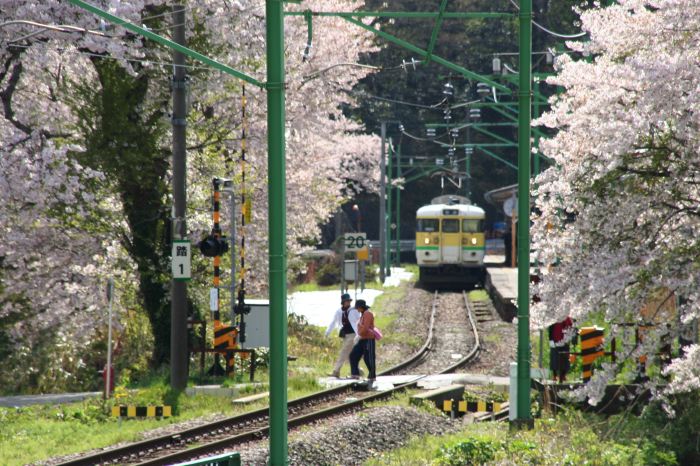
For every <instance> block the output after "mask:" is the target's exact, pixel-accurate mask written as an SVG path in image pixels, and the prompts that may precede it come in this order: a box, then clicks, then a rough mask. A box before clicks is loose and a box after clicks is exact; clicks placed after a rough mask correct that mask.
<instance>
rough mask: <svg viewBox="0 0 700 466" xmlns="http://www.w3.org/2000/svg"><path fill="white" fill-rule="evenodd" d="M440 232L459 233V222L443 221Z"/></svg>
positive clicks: (454, 220) (453, 220) (452, 220)
mask: <svg viewBox="0 0 700 466" xmlns="http://www.w3.org/2000/svg"><path fill="white" fill-rule="evenodd" d="M442 232H443V233H459V220H457V219H443V221H442Z"/></svg>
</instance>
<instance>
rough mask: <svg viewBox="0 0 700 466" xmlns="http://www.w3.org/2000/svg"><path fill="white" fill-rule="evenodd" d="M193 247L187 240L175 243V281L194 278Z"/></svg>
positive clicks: (173, 256) (173, 254)
mask: <svg viewBox="0 0 700 466" xmlns="http://www.w3.org/2000/svg"><path fill="white" fill-rule="evenodd" d="M191 249H192V248H191V245H190V242H189V241H187V240H184V241H183V240H175V241H173V253H172V258H173V269H172V271H173V279H174V280H183V281H184V280H189V279H190V278H192V261H191V255H190V252H191Z"/></svg>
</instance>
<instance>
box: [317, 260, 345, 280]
mask: <svg viewBox="0 0 700 466" xmlns="http://www.w3.org/2000/svg"><path fill="white" fill-rule="evenodd" d="M316 283H318V284H319V285H320V286H331V285H337V284H338V283H340V265H339V264H338V261H335V260H331V261H328V262H326V263H325V264H323V265H322V266H321V268H319V269H318V274H317V275H316Z"/></svg>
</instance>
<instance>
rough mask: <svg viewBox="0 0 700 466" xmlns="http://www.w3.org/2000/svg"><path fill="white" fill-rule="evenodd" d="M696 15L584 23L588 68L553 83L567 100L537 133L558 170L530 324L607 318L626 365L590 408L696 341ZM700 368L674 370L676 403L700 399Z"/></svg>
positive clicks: (611, 371)
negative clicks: (617, 382)
mask: <svg viewBox="0 0 700 466" xmlns="http://www.w3.org/2000/svg"><path fill="white" fill-rule="evenodd" d="M698 13H700V5H698V3H697V2H694V1H689V0H673V1H642V0H621V1H619V2H616V4H615V5H613V6H609V7H606V8H602V7H598V8H595V9H592V10H589V11H584V12H582V14H581V21H582V24H583V29H584V30H585V31H587V32H588V33H589V36H590V40H588V41H587V42H573V43H569V44H568V45H569V47H570V48H571V50H572V51H573V52H576V53H578V54H580V55H579V56H583V58H581V59H573V58H571V57H570V56H568V55H566V54H564V55H561V56H560V57H558V69H559V72H558V74H557V75H556V76H555V77H553V78H550V79H549V82H550V83H551V84H554V85H557V86H561V87H562V88H563V89H564V92H563V93H562V94H561V95H559V96H557V97H555V98H554V100H553V106H552V110H551V112H549V113H548V114H546V115H544V116H543V117H542V118H540V119H539V124H540V125H543V126H546V127H548V128H554V129H556V130H557V132H556V135H555V136H554V137H552V138H551V139H549V140H546V141H542V142H541V146H540V150H542V152H543V153H544V154H545V155H547V156H549V157H551V158H552V159H553V160H554V161H555V163H556V165H555V166H552V167H551V168H549V169H548V170H546V171H545V172H544V173H542V174H541V175H540V176H539V177H538V178H537V180H536V182H535V185H536V196H537V198H536V199H537V207H538V209H539V211H540V212H541V213H540V214H539V215H537V216H536V218H535V219H534V226H533V230H532V232H533V249H534V250H535V251H536V258H537V260H538V262H539V263H540V264H543V267H542V269H541V275H542V281H541V283H540V284H539V285H538V286H537V287H536V289H535V290H534V292H535V293H537V295H538V296H539V297H540V299H541V302H540V303H538V304H536V305H535V306H534V307H533V321H534V322H536V323H537V324H539V325H540V326H545V325H549V324H551V323H552V322H554V321H556V320H560V319H561V318H562V317H564V316H566V315H570V316H571V317H573V318H575V319H577V321H578V322H579V323H582V322H584V321H587V320H589V319H591V318H592V317H593V316H603V317H604V320H605V322H606V338H607V339H608V340H609V339H610V338H612V337H615V338H617V340H618V361H621V362H619V363H618V364H616V365H613V364H606V365H605V370H603V371H600V372H599V373H598V374H596V375H595V376H594V379H593V380H592V382H591V383H590V384H589V386H588V387H587V389H586V391H585V392H586V394H587V395H589V396H590V397H591V401H592V402H595V401H597V400H599V399H600V396H601V394H602V388H603V386H604V385H605V383H606V382H608V381H609V380H610V379H611V378H612V377H614V376H617V377H618V378H619V377H622V378H623V379H624V375H619V373H620V371H621V369H622V368H623V367H625V366H626V367H628V368H630V369H632V370H631V371H625V372H624V373H625V374H628V373H630V372H631V373H632V375H631V377H632V378H634V377H635V376H636V375H635V374H634V373H635V370H634V369H635V366H636V365H637V364H638V362H639V358H640V357H642V358H643V357H647V366H649V365H650V364H656V365H658V364H661V365H662V366H663V365H664V361H661V359H662V358H661V357H660V356H659V350H660V349H661V348H663V347H665V346H666V345H668V344H669V342H670V341H672V340H675V339H676V338H677V337H683V336H685V338H687V339H689V340H696V339H697V329H695V330H694V331H693V330H692V324H693V322H695V321H696V319H697V317H698V313H699V308H698V298H699V295H698V286H697V283H698V279H699V278H700V276H699V269H698V266H697V260H696V258H697V254H698V252H699V251H700V242H699V241H698V232H699V231H700V225H699V223H698V220H699V219H700V191H699V189H698V186H699V185H698V177H699V176H700V159H699V158H698V154H699V153H700V152H699V149H700V138H699V137H698V136H699V132H698V130H699V126H700V125H699V124H700V119H699V118H700V117H699V115H698V111H697V109H698V108H700V107H699V104H700V101H699V99H700V93H699V92H698V89H700V73H699V71H700V52H699V51H700V47H699V45H700V28H699V27H698V22H697V20H696V18H697V17H698ZM548 264H549V265H548ZM675 300H678V308H677V313H675V314H674V313H673V312H672V311H670V309H672V308H673V306H670V305H669V304H670V303H673V302H674V301H675ZM630 325H631V326H630ZM639 327H644V329H643V330H642V331H641V332H640V335H641V338H639V339H637V340H635V338H634V328H639ZM689 329H691V330H690V331H689ZM698 355H699V352H698V348H697V346H689V347H687V348H685V350H684V351H681V352H680V354H678V356H677V357H676V358H675V359H674V360H673V362H672V364H670V366H668V367H667V369H666V371H665V374H666V375H667V376H669V377H670V378H671V384H670V389H671V390H689V389H697V388H698V387H700V370H699V369H698V367H700V359H698ZM654 374H656V373H654V372H651V371H649V372H648V374H647V375H648V376H650V377H651V379H652V380H651V383H652V384H653V383H654V382H656V381H658V378H659V377H660V375H656V376H655V375H654Z"/></svg>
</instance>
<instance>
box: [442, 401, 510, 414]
mask: <svg viewBox="0 0 700 466" xmlns="http://www.w3.org/2000/svg"><path fill="white" fill-rule="evenodd" d="M502 408H503V403H499V402H495V401H485V400H477V401H466V400H459V401H458V402H457V403H455V400H444V401H443V402H442V410H443V411H444V412H446V413H453V414H454V413H481V412H487V413H494V412H498V411H500V410H501V409H502Z"/></svg>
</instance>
